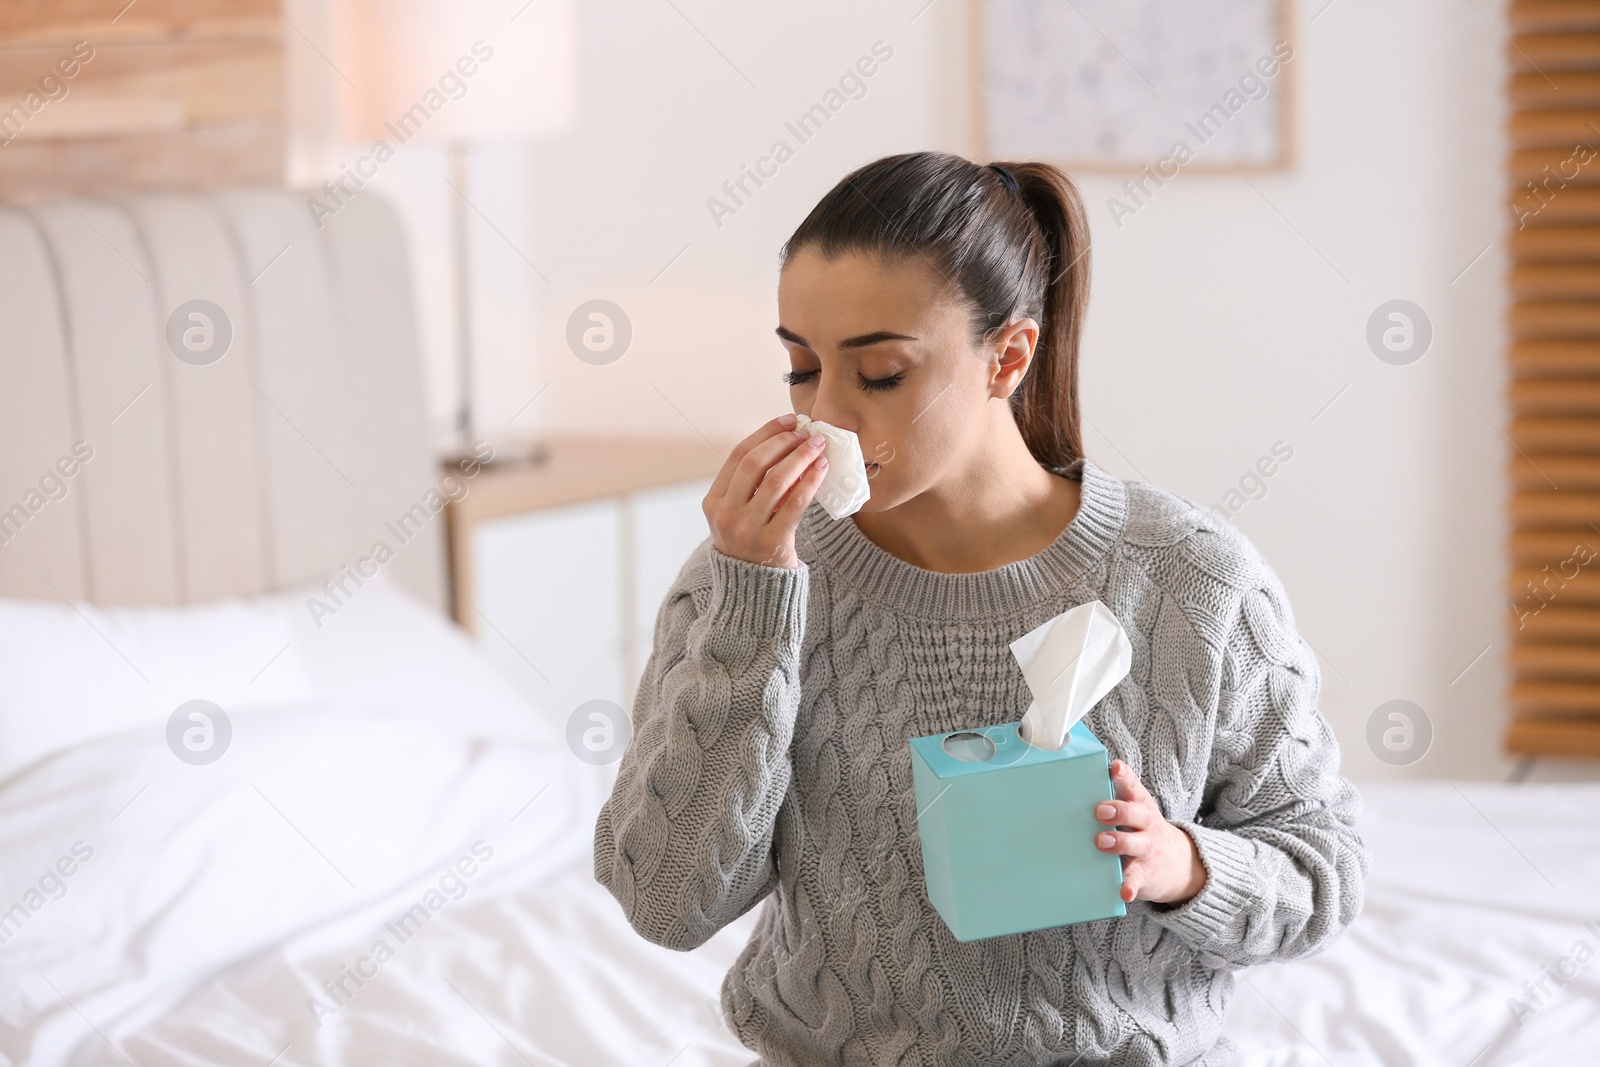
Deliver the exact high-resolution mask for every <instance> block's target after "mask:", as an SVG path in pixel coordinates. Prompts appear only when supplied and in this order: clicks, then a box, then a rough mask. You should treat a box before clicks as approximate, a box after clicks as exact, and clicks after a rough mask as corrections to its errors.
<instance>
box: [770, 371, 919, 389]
mask: <svg viewBox="0 0 1600 1067" xmlns="http://www.w3.org/2000/svg"><path fill="white" fill-rule="evenodd" d="M818 373H819V372H818V371H814V370H792V371H788V372H786V373H785V374H784V376H783V380H784V381H785V382H786V383H788V384H789V385H804V384H805V383H806V382H809V381H810V380H811V379H812V378H814V377H816V376H817V374H818ZM904 377H905V375H904V374H891V375H890V376H889V377H887V378H868V377H866V376H864V375H862V374H861V373H860V372H857V373H856V382H857V384H858V385H860V386H861V388H863V389H866V390H868V391H876V390H879V389H893V388H894V387H895V386H897V385H899V384H900V381H901V379H903V378H904Z"/></svg>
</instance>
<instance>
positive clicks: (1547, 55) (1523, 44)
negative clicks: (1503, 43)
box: [1506, 33, 1600, 73]
mask: <svg viewBox="0 0 1600 1067" xmlns="http://www.w3.org/2000/svg"><path fill="white" fill-rule="evenodd" d="M1511 42H1512V45H1513V47H1511V48H1510V49H1508V50H1507V52H1506V60H1507V62H1509V63H1510V64H1511V69H1512V70H1542V71H1545V72H1546V73H1549V72H1550V71H1552V70H1597V69H1600V33H1518V34H1514V35H1513V36H1512V38H1511Z"/></svg>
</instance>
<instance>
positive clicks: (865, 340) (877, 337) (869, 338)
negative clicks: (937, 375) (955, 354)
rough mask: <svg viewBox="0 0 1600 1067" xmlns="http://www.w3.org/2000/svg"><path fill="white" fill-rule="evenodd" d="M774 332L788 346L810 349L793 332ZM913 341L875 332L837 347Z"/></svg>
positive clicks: (783, 329)
mask: <svg viewBox="0 0 1600 1067" xmlns="http://www.w3.org/2000/svg"><path fill="white" fill-rule="evenodd" d="M775 332H776V333H777V335H778V336H779V337H781V338H783V339H784V340H785V341H788V342H789V343H790V344H796V345H799V346H800V347H801V348H810V347H811V344H810V342H808V341H807V340H806V339H805V338H804V337H801V336H800V335H799V334H797V333H795V332H794V331H793V330H790V329H786V328H784V327H782V326H779V327H778V328H777V330H776V331H775ZM915 340H916V338H915V337H912V336H910V335H908V334H903V333H894V332H892V331H890V330H875V331H873V332H872V333H864V334H862V335H861V336H860V337H849V338H846V339H845V340H843V341H840V342H839V347H840V348H866V347H868V346H870V345H875V344H878V343H879V342H881V341H915Z"/></svg>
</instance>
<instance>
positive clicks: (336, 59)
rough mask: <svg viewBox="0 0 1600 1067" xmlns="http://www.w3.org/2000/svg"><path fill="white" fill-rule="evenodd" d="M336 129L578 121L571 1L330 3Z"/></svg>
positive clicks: (454, 131)
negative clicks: (338, 93) (338, 94)
mask: <svg viewBox="0 0 1600 1067" xmlns="http://www.w3.org/2000/svg"><path fill="white" fill-rule="evenodd" d="M334 6H335V14H334V42H335V53H336V54H335V55H334V56H332V57H331V58H332V61H333V63H334V65H335V67H336V68H337V69H338V71H339V74H340V75H342V77H338V76H336V77H335V79H334V81H335V83H336V84H337V85H338V86H339V87H340V89H341V90H342V92H341V100H340V125H341V127H342V129H343V131H344V133H345V135H346V136H348V137H351V138H353V139H356V140H368V139H375V138H378V139H383V140H385V141H387V142H388V143H389V144H390V145H391V146H393V145H395V144H396V141H397V140H398V141H399V142H401V143H403V142H405V141H409V140H412V139H413V138H416V137H421V138H425V139H429V140H464V141H475V142H483V141H495V140H518V139H530V138H536V137H543V136H549V135H551V134H555V133H560V132H562V131H564V130H566V129H569V128H570V127H571V126H572V125H573V124H574V123H575V121H576V118H577V80H578V79H577V67H578V61H577V12H576V7H575V0H335V5H334Z"/></svg>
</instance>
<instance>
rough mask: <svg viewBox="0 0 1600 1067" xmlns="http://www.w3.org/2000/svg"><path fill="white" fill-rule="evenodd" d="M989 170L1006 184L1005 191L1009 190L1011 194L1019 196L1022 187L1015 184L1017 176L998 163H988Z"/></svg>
mask: <svg viewBox="0 0 1600 1067" xmlns="http://www.w3.org/2000/svg"><path fill="white" fill-rule="evenodd" d="M989 169H990V170H992V171H994V172H995V173H996V174H998V175H1000V180H1001V181H1003V182H1005V183H1006V188H1007V189H1010V190H1011V191H1012V192H1013V193H1018V194H1020V193H1021V192H1022V186H1020V185H1018V184H1017V176H1016V175H1015V174H1012V173H1011V172H1010V171H1009V170H1007V169H1006V168H1005V167H1002V166H1001V165H1000V164H998V163H990V164H989Z"/></svg>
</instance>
